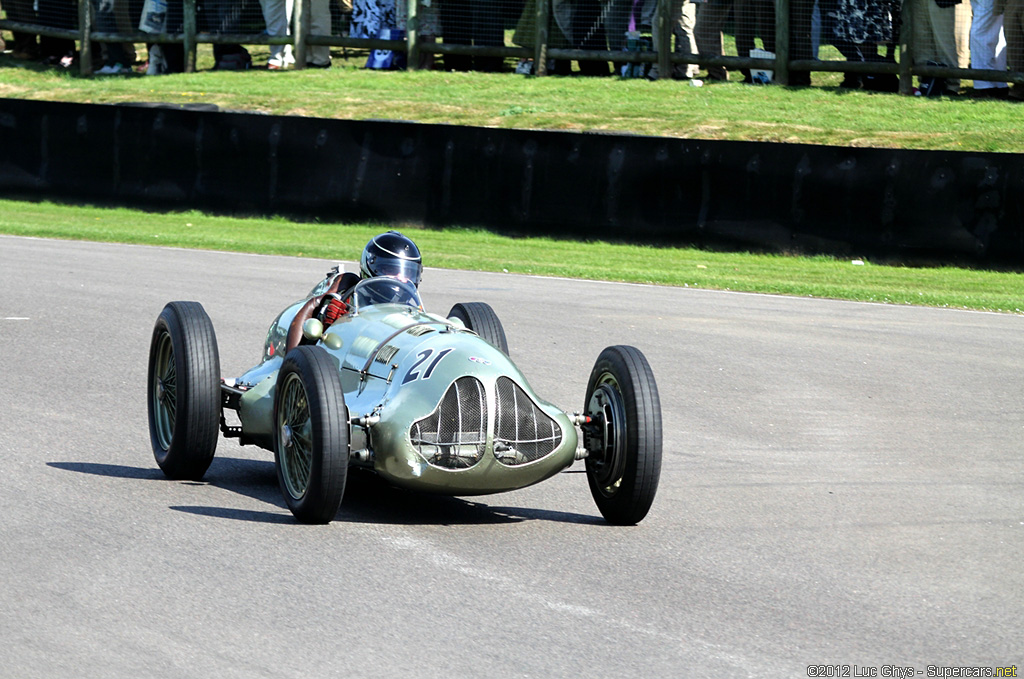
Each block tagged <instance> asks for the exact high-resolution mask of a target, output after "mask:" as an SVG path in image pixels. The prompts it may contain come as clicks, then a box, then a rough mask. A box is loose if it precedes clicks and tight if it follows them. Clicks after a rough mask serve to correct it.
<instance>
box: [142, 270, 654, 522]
mask: <svg viewBox="0 0 1024 679" xmlns="http://www.w3.org/2000/svg"><path fill="white" fill-rule="evenodd" d="M346 276H348V277H352V276H353V274H342V273H340V272H339V271H338V270H337V269H335V270H333V271H331V272H330V273H329V274H328V275H327V277H326V278H325V279H324V280H323V281H322V282H320V283H319V284H318V285H317V286H316V287H314V288H313V290H312V291H310V293H309V295H308V296H307V297H306V299H304V300H301V301H298V302H296V303H294V304H292V305H290V306H289V307H288V308H286V309H285V310H284V311H282V312H281V313H280V315H278V317H277V318H276V319H275V320H274V322H273V324H272V325H271V326H270V330H269V331H268V333H267V337H266V342H265V344H264V348H263V357H262V360H261V361H260V362H259V364H258V365H256V366H255V367H253V368H252V369H250V370H249V371H248V372H246V373H245V374H244V375H242V376H240V377H238V378H236V379H227V380H222V379H221V375H220V360H219V354H218V349H217V340H216V336H215V334H214V329H213V324H212V322H211V321H210V318H209V316H208V315H207V313H206V311H205V310H204V309H203V307H202V306H201V305H200V304H199V303H197V302H170V303H169V304H167V305H166V306H165V307H164V309H163V311H162V312H161V313H160V315H159V317H158V319H157V321H156V325H155V327H154V329H153V336H152V342H151V346H150V355H149V373H148V398H147V402H148V410H149V431H150V439H151V442H152V446H153V452H154V455H155V457H156V461H157V464H158V465H159V466H160V468H161V469H162V470H163V471H164V473H165V474H166V475H167V476H168V477H170V478H172V479H193V480H198V479H200V478H202V476H203V475H204V474H205V473H206V470H207V468H208V467H209V466H210V464H211V462H212V461H213V456H214V452H215V449H216V447H217V441H218V438H219V434H223V435H224V436H225V437H230V438H237V439H239V440H240V442H241V443H242V444H255V445H257V446H260V447H262V448H266V449H267V450H271V451H273V452H274V460H275V463H276V468H277V476H278V481H279V483H280V487H281V491H282V493H283V494H284V499H285V502H286V503H287V505H288V508H289V509H290V510H291V511H292V513H293V514H294V516H295V518H296V519H297V520H299V521H300V522H304V523H326V522H329V521H331V520H332V519H333V518H334V516H335V514H336V513H337V511H338V508H339V506H340V504H341V501H342V496H343V494H344V491H345V483H346V478H347V474H348V469H349V467H350V466H353V465H358V466H363V467H368V468H371V469H373V470H374V471H375V472H376V473H377V474H379V475H380V476H382V477H384V478H385V479H386V480H387V481H389V482H390V483H393V484H395V485H398V486H402V487H406V488H411V489H416V490H421V491H428V492H435V493H444V494H448V495H460V496H461V495H480V494H485V493H498V492H503V491H508V490H513V489H517V488H522V487H524V486H528V485H531V484H533V483H537V482H539V481H542V480H544V479H547V478H549V477H551V476H552V475H554V474H556V473H558V472H560V471H562V470H564V469H566V468H567V467H569V466H570V465H572V464H573V462H574V461H576V460H579V459H584V458H585V460H586V463H585V464H586V472H587V478H588V481H589V484H590V489H591V492H592V494H593V497H594V499H595V501H596V502H597V506H598V508H599V510H600V511H601V514H602V515H603V516H604V517H605V518H606V520H607V521H609V522H611V523H613V524H635V523H637V522H638V521H640V520H641V519H643V518H644V516H646V515H647V512H648V509H650V506H651V503H652V501H653V500H654V495H655V492H656V491H657V487H658V479H659V475H660V470H661V404H660V401H659V398H658V389H657V386H656V384H655V380H654V377H653V374H652V372H651V368H650V366H649V364H648V362H647V360H646V358H645V357H644V355H643V354H642V353H641V352H640V351H639V350H638V349H636V348H634V347H629V346H612V347H608V348H606V349H605V350H604V351H602V352H601V354H600V356H599V357H598V359H597V362H596V364H595V365H594V369H593V371H592V373H591V375H590V380H589V383H588V384H587V391H586V399H585V402H584V408H583V411H582V412H581V413H574V414H570V413H567V412H564V411H562V410H561V409H559V408H557V407H555V406H553V405H551V404H550V403H548V402H546V401H544V400H543V399H541V398H540V397H539V396H538V395H537V394H536V393H535V392H534V391H533V389H532V388H531V387H530V384H529V383H528V382H527V380H526V377H525V376H524V375H523V374H522V373H521V372H520V371H519V369H518V368H517V367H516V366H515V364H514V363H513V362H512V361H511V359H510V358H509V356H508V346H507V342H506V337H505V332H504V330H503V328H502V325H501V322H500V321H499V320H498V317H497V316H496V315H495V313H494V311H493V310H492V309H491V307H490V306H489V305H487V304H485V303H482V302H474V303H461V304H456V305H455V306H454V307H453V308H452V310H451V311H450V312H449V313H448V315H447V316H440V315H436V314H432V313H427V312H425V311H424V310H423V307H422V302H421V300H420V296H419V294H418V292H417V289H416V287H415V286H413V285H412V284H410V283H406V282H402V281H399V280H396V279H392V278H369V279H365V280H361V281H359V282H358V284H356V285H354V286H353V287H352V288H351V289H350V290H349V291H347V292H346V293H345V299H344V301H345V303H346V305H347V308H348V313H347V314H345V315H344V316H341V317H340V318H339V319H338V320H337V321H335V322H334V323H333V324H331V325H330V326H329V327H328V328H326V329H325V328H324V325H323V323H322V322H321V321H319V320H318V319H317V318H316V317H314V314H313V311H314V310H315V309H316V308H317V306H318V304H321V301H322V300H323V299H324V296H325V295H327V294H329V293H330V294H337V292H336V291H337V289H338V287H339V285H340V281H341V280H342V279H343V277H346ZM356 280H358V278H357V279H356ZM225 411H235V413H236V415H232V416H231V421H232V422H236V421H237V424H229V422H228V418H227V417H225Z"/></svg>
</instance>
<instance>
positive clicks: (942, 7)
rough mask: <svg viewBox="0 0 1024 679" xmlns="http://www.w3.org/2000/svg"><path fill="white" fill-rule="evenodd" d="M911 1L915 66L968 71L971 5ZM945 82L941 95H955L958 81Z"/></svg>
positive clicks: (957, 1) (943, 0)
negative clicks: (934, 66)
mask: <svg viewBox="0 0 1024 679" xmlns="http://www.w3.org/2000/svg"><path fill="white" fill-rule="evenodd" d="M910 1H911V2H912V3H913V11H914V35H913V39H914V43H913V46H914V47H913V49H914V63H915V64H918V65H920V64H928V63H929V62H930V63H933V64H940V65H943V66H952V67H959V68H967V65H968V64H969V63H970V49H969V43H970V37H969V34H970V22H971V6H970V5H969V4H967V3H963V2H960V0H910ZM954 3H955V4H954ZM944 80H945V83H944V84H945V88H944V89H945V91H944V93H945V94H952V95H955V94H957V93H958V91H959V90H960V80H959V78H945V79H944Z"/></svg>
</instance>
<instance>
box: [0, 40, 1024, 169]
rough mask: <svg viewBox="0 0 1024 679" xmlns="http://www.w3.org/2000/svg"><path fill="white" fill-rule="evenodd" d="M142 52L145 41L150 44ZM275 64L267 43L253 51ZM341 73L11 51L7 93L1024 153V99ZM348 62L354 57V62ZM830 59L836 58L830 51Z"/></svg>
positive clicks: (1, 68) (348, 65)
mask: <svg viewBox="0 0 1024 679" xmlns="http://www.w3.org/2000/svg"><path fill="white" fill-rule="evenodd" d="M139 47H140V48H141V47H142V46H141V45H140V46H139ZM250 51H251V52H252V53H253V58H254V62H255V63H256V64H262V63H265V61H266V56H267V48H266V47H259V46H254V47H252V48H251V50H250ZM334 54H335V67H334V68H331V69H329V70H326V71H323V70H316V69H313V70H307V71H284V72H272V71H265V70H252V71H249V72H235V71H232V72H222V71H212V70H209V69H210V68H211V67H212V57H211V55H210V53H209V46H208V45H206V46H202V48H201V51H200V55H199V57H200V58H199V68H200V70H199V72H197V73H193V74H177V75H167V76H160V77H152V76H142V75H133V76H115V77H89V78H85V77H82V76H80V75H79V74H78V73H77V70H71V71H64V70H61V69H56V68H45V67H42V66H40V65H38V64H27V63H25V62H17V61H14V60H13V59H12V58H11V57H10V56H9V55H8V56H0V74H2V77H0V97H12V98H25V99H43V100H52V101H74V102H91V103H120V102H130V101H160V102H169V103H196V102H203V103H213V104H217V105H219V106H221V107H223V108H226V109H233V110H252V111H261V112H266V113H273V114H280V115H303V116H316V117H324V118H345V119H369V118H377V119H381V118H383V119H394V120H412V121H419V122H424V123H449V124H457V125H476V126H490V127H506V128H543V129H557V130H579V131H590V132H593V131H602V132H608V131H615V132H625V133H636V134H643V135H658V136H667V137H682V138H699V139H734V140H751V141H774V142H804V143H812V144H832V145H839V146H872V147H883V148H915V149H947V150H972V151H1000V152H1010V153H1020V152H1024V135H1022V134H1020V133H1019V130H1020V118H1021V114H1022V111H1024V109H1022V108H1021V105H1020V104H1016V103H1014V102H1008V101H993V100H981V99H972V98H969V97H961V98H959V99H952V100H951V99H948V98H941V99H927V98H921V97H901V96H898V95H895V94H878V93H868V92H859V91H858V92H853V91H846V90H840V89H838V88H836V87H835V85H837V84H838V82H839V80H840V79H841V74H837V73H816V74H814V76H813V78H814V83H815V85H816V86H815V87H810V88H785V87H779V86H747V85H742V84H740V83H738V82H729V83H710V82H708V83H706V84H705V85H704V86H703V87H694V86H692V85H690V84H688V83H686V82H679V81H658V82H648V81H646V80H624V79H620V78H617V77H609V78H585V77H548V78H532V77H525V76H520V75H515V74H512V73H500V74H486V73H447V72H442V71H426V72H424V71H421V72H415V73H412V72H402V71H395V72H380V71H368V70H365V69H363V68H361V66H362V64H363V63H365V59H366V53H365V52H354V51H352V50H348V51H347V52H346V53H345V54H343V53H342V51H341V50H335V52H334ZM346 54H347V55H348V58H345V55H346ZM826 56H827V55H826Z"/></svg>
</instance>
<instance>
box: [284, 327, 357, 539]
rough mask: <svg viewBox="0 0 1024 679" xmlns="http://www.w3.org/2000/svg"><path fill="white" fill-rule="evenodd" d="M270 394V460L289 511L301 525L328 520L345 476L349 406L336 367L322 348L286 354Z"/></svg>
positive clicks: (341, 493)
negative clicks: (274, 387)
mask: <svg viewBox="0 0 1024 679" xmlns="http://www.w3.org/2000/svg"><path fill="white" fill-rule="evenodd" d="M276 389H277V392H276V394H275V396H274V460H275V462H276V464H277V480H278V482H279V484H280V486H281V492H282V493H283V494H284V499H285V502H286V503H287V504H288V509H290V510H291V512H292V514H293V515H294V516H295V518H296V519H298V520H299V521H300V522H302V523H329V522H330V521H331V520H332V519H333V518H334V516H335V514H337V513H338V507H340V506H341V500H342V497H343V496H344V494H345V481H346V479H347V478H348V463H349V436H348V435H349V431H348V408H346V407H345V394H344V392H343V391H342V388H341V379H340V378H339V376H338V366H337V364H336V363H335V362H334V360H333V359H332V358H331V357H330V355H329V354H328V353H327V352H326V351H324V349H323V348H322V347H317V346H300V347H296V348H295V349H293V350H292V351H290V352H288V356H287V358H285V361H284V364H283V365H282V366H281V370H280V372H279V373H278V376H277V387H276Z"/></svg>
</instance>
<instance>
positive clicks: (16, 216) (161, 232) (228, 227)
mask: <svg viewBox="0 0 1024 679" xmlns="http://www.w3.org/2000/svg"><path fill="white" fill-rule="evenodd" d="M383 228H384V227H383V226H381V225H376V224H360V225H342V224H309V223H295V222H291V221H288V220H285V219H260V218H250V219H240V218H232V217H218V216H211V215H207V214H203V213H200V212H174V213H145V212H138V211H135V210H128V209H124V208H101V207H90V206H84V207H83V206H69V205H58V204H53V203H30V202H19V201H11V200H0V233H7V234H14V235H24V236H40V237H46V238H65V239H78V240H93V241H105V242H120V243H138V244H144V245H160V246H176V247H186V248H202V249H212V250H230V251H236V252H257V253H264V254H276V255H291V256H299V257H317V258H325V259H341V260H349V261H351V260H352V259H354V258H356V257H357V256H358V253H359V252H361V251H362V248H363V245H365V243H366V241H367V240H368V239H369V238H370V236H372V235H373V234H375V233H379V232H380V231H381V230H382V229H383ZM406 230H407V231H411V232H412V233H411V235H412V237H413V238H414V239H415V240H416V242H417V244H418V245H419V246H420V248H421V249H422V250H423V252H424V253H425V254H424V257H425V263H426V265H427V266H429V267H442V268H457V269H468V270H475V271H497V272H502V271H507V272H508V273H516V274H536V275H543V276H566V277H572V278H589V279H596V280H611V281H629V282H636V283H654V284H659V285H674V286H686V287H696V288H706V289H718V290H738V291H749V292H764V293H775V294H785V295H798V296H810V297H827V298H834V299H848V300H859V301H869V302H885V303H890V304H915V305H929V306H939V307H953V308H962V309H978V310H988V311H1002V312H1010V313H1017V314H1020V313H1024V274H1019V273H1008V272H997V271H980V270H973V269H958V268H954V267H932V268H913V267H905V266H886V265H880V264H873V263H871V262H870V261H866V262H865V263H864V264H863V265H857V264H854V263H853V262H852V261H851V260H847V259H836V258H832V257H791V256H783V255H760V254H748V253H719V252H704V251H700V250H695V249H692V248H653V247H648V246H638V245H623V244H612V243H603V242H594V243H579V242H576V241H565V240H553V239H547V238H511V237H507V236H501V235H497V234H494V233H490V232H488V231H485V230H475V229H445V230H425V229H415V230H413V229H411V228H409V229H406Z"/></svg>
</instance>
